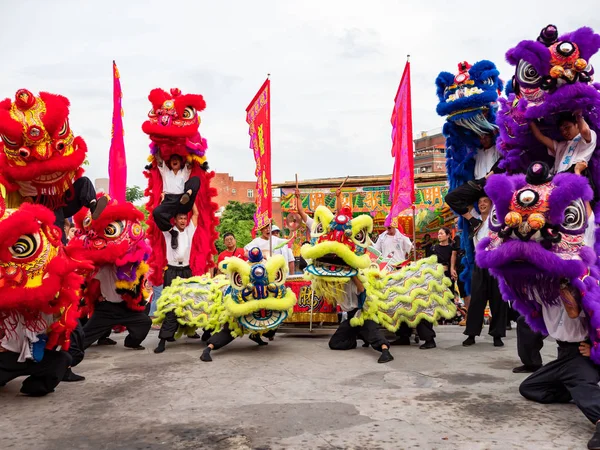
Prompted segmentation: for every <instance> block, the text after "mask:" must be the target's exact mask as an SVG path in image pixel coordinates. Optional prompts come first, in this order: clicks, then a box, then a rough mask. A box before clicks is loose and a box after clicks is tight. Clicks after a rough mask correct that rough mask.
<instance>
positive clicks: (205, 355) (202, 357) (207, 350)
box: [200, 347, 212, 362]
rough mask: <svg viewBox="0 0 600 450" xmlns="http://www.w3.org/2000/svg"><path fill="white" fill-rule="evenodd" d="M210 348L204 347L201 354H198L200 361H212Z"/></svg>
mask: <svg viewBox="0 0 600 450" xmlns="http://www.w3.org/2000/svg"><path fill="white" fill-rule="evenodd" d="M211 350H212V349H211V348H210V347H206V348H205V349H204V351H203V352H202V355H200V361H204V362H210V361H212V358H211V357H210V351H211Z"/></svg>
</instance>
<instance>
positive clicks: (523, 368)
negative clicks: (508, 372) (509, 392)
mask: <svg viewBox="0 0 600 450" xmlns="http://www.w3.org/2000/svg"><path fill="white" fill-rule="evenodd" d="M540 367H542V366H539V367H534V366H526V365H525V364H523V365H522V366H518V367H515V368H514V369H513V370H512V371H513V373H533V372H536V371H537V370H538V369H539V368H540Z"/></svg>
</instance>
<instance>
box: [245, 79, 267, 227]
mask: <svg viewBox="0 0 600 450" xmlns="http://www.w3.org/2000/svg"><path fill="white" fill-rule="evenodd" d="M246 122H248V125H249V126H250V129H249V131H248V134H250V148H251V149H252V150H253V151H254V160H255V161H256V170H255V172H254V173H255V175H256V214H255V215H254V227H255V230H259V229H261V228H263V227H264V226H266V225H268V224H269V223H270V220H271V217H272V215H273V202H272V195H271V81H270V80H269V79H268V78H267V80H266V81H265V82H264V83H263V85H262V86H261V88H260V89H259V91H258V93H257V94H256V95H255V96H254V98H253V99H252V101H251V102H250V105H248V107H247V108H246Z"/></svg>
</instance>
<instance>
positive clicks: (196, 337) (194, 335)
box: [188, 333, 200, 339]
mask: <svg viewBox="0 0 600 450" xmlns="http://www.w3.org/2000/svg"><path fill="white" fill-rule="evenodd" d="M188 338H189V339H200V336H199V335H198V333H194V334H192V335H191V336H188Z"/></svg>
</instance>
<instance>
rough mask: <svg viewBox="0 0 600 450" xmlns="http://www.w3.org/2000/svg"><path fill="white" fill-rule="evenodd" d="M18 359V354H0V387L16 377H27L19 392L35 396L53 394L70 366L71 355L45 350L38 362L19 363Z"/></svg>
mask: <svg viewBox="0 0 600 450" xmlns="http://www.w3.org/2000/svg"><path fill="white" fill-rule="evenodd" d="M18 359H19V354H18V353H13V352H4V353H0V387H1V386H4V385H5V384H6V383H8V382H9V381H10V380H13V379H15V378H17V377H21V376H23V375H29V377H27V378H26V379H25V381H23V385H22V386H21V392H22V393H23V394H28V395H36V396H42V395H46V394H49V393H50V392H54V388H55V387H56V386H58V383H60V382H61V380H62V379H63V376H64V375H65V372H66V370H67V368H68V367H69V366H70V365H71V355H69V354H68V353H67V352H63V351H58V352H57V351H52V350H46V351H44V357H43V358H42V360H41V361H40V362H35V361H32V360H27V361H26V362H22V363H20V362H17V360H18Z"/></svg>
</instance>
